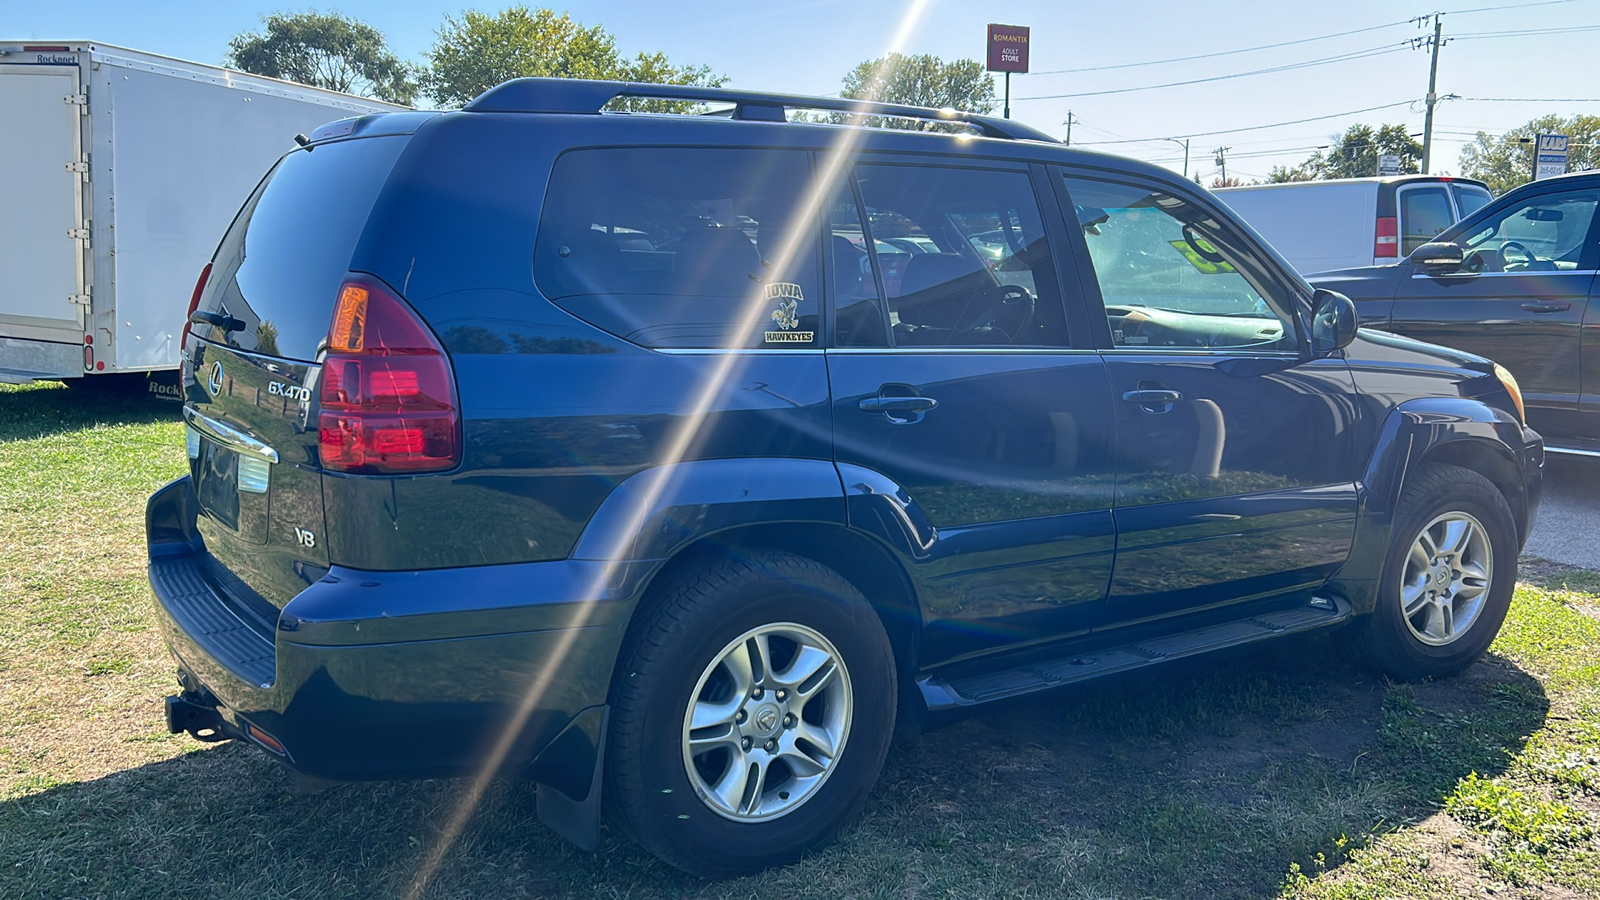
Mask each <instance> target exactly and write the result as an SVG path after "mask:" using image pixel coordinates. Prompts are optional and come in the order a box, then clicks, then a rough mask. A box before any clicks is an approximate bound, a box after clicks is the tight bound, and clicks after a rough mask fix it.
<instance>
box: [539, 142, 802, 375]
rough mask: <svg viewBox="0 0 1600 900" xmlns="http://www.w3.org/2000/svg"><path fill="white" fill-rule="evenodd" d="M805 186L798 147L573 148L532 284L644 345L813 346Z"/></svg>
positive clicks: (551, 204)
mask: <svg viewBox="0 0 1600 900" xmlns="http://www.w3.org/2000/svg"><path fill="white" fill-rule="evenodd" d="M810 182H811V162H810V158H809V156H808V155H807V154H806V153H804V152H803V151H781V150H780V151H774V150H759V151H757V150H730V149H721V148H716V149H710V148H707V149H686V148H656V147H642V148H627V149H604V150H575V151H572V152H570V153H567V154H566V155H564V156H562V157H561V158H560V159H559V160H557V162H556V165H555V168H554V171H553V172H552V174H551V178H550V191H549V194H548V195H547V197H546V199H545V204H544V210H543V212H542V214H541V216H540V224H539V237H538V245H537V247H536V248H535V250H534V281H535V283H536V284H537V285H538V287H539V290H540V292H541V293H543V294H544V295H545V296H546V297H548V298H549V299H550V300H551V301H553V302H555V303H556V304H557V305H559V306H561V307H562V308H563V309H565V310H567V311H568V312H570V313H572V314H573V315H575V316H578V317H579V318H581V319H584V320H586V321H588V322H590V323H592V324H594V325H596V326H598V327H600V328H603V329H605V330H606V331H609V332H611V333H612V334H615V335H617V336H619V337H622V338H625V339H627V340H629V341H632V342H634V343H636V344H641V345H643V346H646V347H658V348H669V347H688V348H744V347H761V348H768V349H797V348H808V347H817V346H821V340H820V338H821V333H820V329H819V326H818V322H817V314H818V313H817V311H818V298H819V290H818V281H819V278H818V275H817V255H818V253H817V251H818V244H819V242H820V234H821V232H820V230H819V229H818V227H817V225H816V221H817V219H816V216H815V214H814V212H815V211H814V210H807V209H805V206H806V199H807V198H806V192H807V189H808V185H809V184H810ZM812 205H813V206H815V205H817V204H816V203H815V202H814V201H813V204H812Z"/></svg>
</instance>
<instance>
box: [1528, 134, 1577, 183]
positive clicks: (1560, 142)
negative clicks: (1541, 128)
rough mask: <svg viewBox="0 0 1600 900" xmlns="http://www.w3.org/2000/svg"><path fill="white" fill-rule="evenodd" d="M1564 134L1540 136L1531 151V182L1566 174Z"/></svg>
mask: <svg viewBox="0 0 1600 900" xmlns="http://www.w3.org/2000/svg"><path fill="white" fill-rule="evenodd" d="M1568 140H1569V138H1568V137H1567V136H1566V135H1564V134H1541V135H1539V143H1538V144H1537V145H1535V147H1534V151H1533V180H1534V181H1538V180H1540V179H1541V178H1554V177H1556V176H1557V175H1565V174H1567V141H1568Z"/></svg>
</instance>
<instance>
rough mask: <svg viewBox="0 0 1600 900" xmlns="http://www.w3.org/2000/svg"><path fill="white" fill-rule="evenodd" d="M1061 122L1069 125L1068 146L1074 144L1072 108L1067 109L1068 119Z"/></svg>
mask: <svg viewBox="0 0 1600 900" xmlns="http://www.w3.org/2000/svg"><path fill="white" fill-rule="evenodd" d="M1061 124H1063V125H1065V126H1067V146H1068V147H1071V146H1072V110H1070V109H1069V110H1067V119H1066V121H1065V122H1062V123H1061Z"/></svg>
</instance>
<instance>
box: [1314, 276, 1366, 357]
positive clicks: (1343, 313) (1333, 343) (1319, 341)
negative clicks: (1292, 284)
mask: <svg viewBox="0 0 1600 900" xmlns="http://www.w3.org/2000/svg"><path fill="white" fill-rule="evenodd" d="M1311 308H1312V309H1313V310H1315V312H1313V313H1312V314H1311V353H1312V354H1313V355H1315V356H1327V355H1328V354H1330V353H1332V352H1333V351H1335V350H1343V349H1344V348H1345V347H1348V346H1350V342H1351V341H1353V340H1355V339H1356V305H1355V302H1354V301H1352V300H1351V299H1350V298H1349V297H1346V296H1345V295H1343V294H1341V293H1339V292H1338V291H1325V290H1320V289H1319V290H1318V291H1317V292H1316V293H1315V294H1312V295H1311Z"/></svg>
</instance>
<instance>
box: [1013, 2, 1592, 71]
mask: <svg viewBox="0 0 1600 900" xmlns="http://www.w3.org/2000/svg"><path fill="white" fill-rule="evenodd" d="M1563 2H1565V0H1563ZM1409 21H1410V20H1409V19H1408V20H1406V21H1403V22H1389V23H1388V24H1385V25H1373V26H1371V27H1369V28H1357V29H1355V30H1353V31H1340V32H1338V33H1336V34H1322V35H1317V36H1316V37H1308V38H1301V39H1299V40H1295V41H1280V42H1279V43H1276V44H1262V45H1261V46H1259V47H1243V48H1240V49H1238V50H1222V51H1218V52H1216V53H1200V54H1197V55H1195V56H1174V57H1172V58H1171V59H1151V60H1146V61H1144V62H1136V63H1118V64H1117V65H1113V66H1088V67H1086V68H1082V69H1050V70H1048V71H1044V72H1031V73H1029V74H1032V75H1075V74H1077V73H1080V72H1107V71H1110V70H1112V69H1134V68H1138V67H1140V66H1160V65H1165V64H1167V63H1175V62H1191V61H1193V60H1196V59H1214V58H1216V57H1218V56H1236V55H1238V54H1240V53H1254V52H1255V51H1257V50H1273V49H1276V48H1278V47H1292V46H1294V45H1296V44H1309V43H1312V42H1313V41H1326V40H1330V39H1332V38H1340V37H1349V36H1350V35H1352V34H1365V33H1367V32H1369V31H1381V30H1383V29H1385V28H1394V27H1395V26H1397V25H1405V24H1407V23H1408V22H1409Z"/></svg>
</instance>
